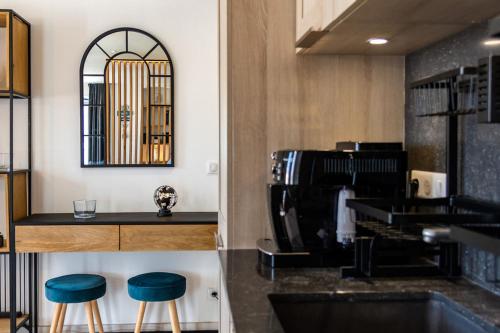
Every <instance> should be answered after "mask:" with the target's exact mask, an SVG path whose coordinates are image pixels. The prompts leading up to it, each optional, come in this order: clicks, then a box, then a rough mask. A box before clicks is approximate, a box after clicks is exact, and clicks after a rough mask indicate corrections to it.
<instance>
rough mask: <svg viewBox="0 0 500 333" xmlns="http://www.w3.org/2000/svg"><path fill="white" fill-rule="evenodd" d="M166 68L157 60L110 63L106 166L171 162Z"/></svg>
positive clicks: (167, 70) (106, 81) (168, 90)
mask: <svg viewBox="0 0 500 333" xmlns="http://www.w3.org/2000/svg"><path fill="white" fill-rule="evenodd" d="M168 66H169V64H168V62H165V61H158V60H153V61H147V62H142V61H136V60H123V59H122V60H119V59H114V60H111V61H110V63H109V65H108V69H107V71H106V72H105V83H106V96H105V97H106V102H105V103H106V104H105V107H106V118H105V121H106V124H105V132H106V136H105V138H106V141H105V143H106V145H105V149H106V150H105V158H106V164H124V165H127V164H144V163H151V164H157V163H160V164H163V163H167V162H168V161H169V160H170V154H171V147H170V137H169V135H170V127H171V125H170V124H171V108H170V103H171V96H170V95H169V94H170V93H171V90H170V88H169V84H171V81H170V78H169V77H168V75H169V67H168ZM148 80H149V81H148Z"/></svg>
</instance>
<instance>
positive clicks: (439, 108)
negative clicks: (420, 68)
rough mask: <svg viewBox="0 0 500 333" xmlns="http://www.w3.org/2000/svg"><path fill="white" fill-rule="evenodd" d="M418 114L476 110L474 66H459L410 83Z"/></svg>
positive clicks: (458, 112)
mask: <svg viewBox="0 0 500 333" xmlns="http://www.w3.org/2000/svg"><path fill="white" fill-rule="evenodd" d="M410 89H411V91H410V99H411V100H412V102H413V103H412V104H413V105H414V106H415V107H416V109H417V117H435V116H457V115H464V114H473V113H476V110H477V105H478V103H477V68H476V67H459V68H456V69H453V70H450V71H447V72H444V73H439V74H437V75H433V76H430V77H427V78H424V79H421V80H418V81H415V82H413V83H412V84H411V85H410Z"/></svg>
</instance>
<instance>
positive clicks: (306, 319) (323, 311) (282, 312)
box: [268, 293, 500, 333]
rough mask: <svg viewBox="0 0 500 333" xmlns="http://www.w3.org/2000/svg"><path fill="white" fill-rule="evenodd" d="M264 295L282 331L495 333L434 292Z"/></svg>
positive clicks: (490, 327) (490, 326)
mask: <svg viewBox="0 0 500 333" xmlns="http://www.w3.org/2000/svg"><path fill="white" fill-rule="evenodd" d="M268 297H269V300H270V301H271V303H272V306H273V308H274V311H275V312H276V315H277V316H278V319H279V321H280V323H281V325H282V327H283V329H284V331H285V332H286V333H295V332H297V333H298V332H300V333H303V332H311V333H312V332H314V333H322V332H329V333H336V332H339V333H358V332H359V333H367V332H369V333H378V332H383V333H400V332H401V333H483V332H484V333H486V332H488V333H500V330H498V329H497V328H496V327H494V326H492V325H489V324H487V323H485V322H483V321H481V320H480V319H479V318H477V317H475V316H474V315H472V314H471V313H469V312H468V311H466V310H465V309H461V308H460V307H459V306H458V305H457V304H456V303H454V302H452V301H450V300H448V299H447V298H446V297H444V296H442V295H440V294H435V293H422V294H411V295H409V294H378V293H377V294H373V293H364V294H270V295H268Z"/></svg>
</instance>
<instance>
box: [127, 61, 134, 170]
mask: <svg viewBox="0 0 500 333" xmlns="http://www.w3.org/2000/svg"><path fill="white" fill-rule="evenodd" d="M133 64H134V63H133V62H129V71H130V74H129V86H130V94H129V95H130V96H129V102H130V103H129V105H130V119H129V122H128V133H129V134H128V137H129V143H128V163H129V164H132V161H133V160H132V146H133V141H132V139H133V135H132V133H133V132H132V128H133V127H132V125H133V122H134V111H133V110H134V108H133V105H134V104H133V102H134V100H133V98H132V97H133V92H135V89H134V86H133V81H132V79H133V74H134V70H133V67H132V65H133Z"/></svg>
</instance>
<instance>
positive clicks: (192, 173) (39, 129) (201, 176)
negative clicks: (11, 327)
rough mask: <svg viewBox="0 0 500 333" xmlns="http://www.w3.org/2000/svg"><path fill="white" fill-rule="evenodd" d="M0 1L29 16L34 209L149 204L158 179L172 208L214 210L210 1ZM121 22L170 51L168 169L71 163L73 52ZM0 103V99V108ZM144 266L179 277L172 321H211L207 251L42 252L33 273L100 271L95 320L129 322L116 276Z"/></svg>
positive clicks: (143, 207)
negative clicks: (105, 285) (90, 202)
mask: <svg viewBox="0 0 500 333" xmlns="http://www.w3.org/2000/svg"><path fill="white" fill-rule="evenodd" d="M0 8H12V9H14V10H16V11H17V12H18V13H19V14H21V15H22V16H23V17H25V18H26V19H27V20H28V21H30V22H31V24H32V68H33V69H32V73H33V77H32V79H33V81H32V89H33V121H34V125H33V149H34V151H33V158H34V159H33V168H34V183H33V199H34V202H33V211H34V213H41V212H70V211H72V200H74V199H79V198H89V199H90V198H91V199H97V200H98V208H97V209H98V212H110V211H113V212H116V211H153V210H155V209H156V208H155V206H154V204H153V201H152V195H153V191H154V189H155V188H156V187H158V186H159V185H162V184H169V185H172V186H173V187H174V188H175V189H176V190H177V192H178V194H179V197H180V199H179V202H178V204H177V206H176V208H175V209H176V210H177V211H217V210H218V189H217V187H218V180H217V177H216V176H213V175H212V176H209V175H207V174H206V161H207V160H218V158H219V152H218V138H219V134H218V131H219V127H218V126H219V124H218V51H217V47H218V44H217V19H218V18H217V0H120V1H116V0H85V1H67V0H15V1H13V0H0ZM121 26H131V27H136V28H140V29H143V30H146V31H148V32H150V33H152V34H153V35H155V36H156V37H157V38H159V39H160V41H162V42H163V44H164V45H165V46H166V48H167V49H168V51H169V53H170V55H171V57H172V59H173V62H174V68H175V75H176V77H175V79H176V81H175V85H176V87H175V101H176V105H175V108H176V109H175V154H176V155H175V163H176V167H175V168H151V169H148V168H120V169H117V168H110V169H81V168H80V157H79V154H80V133H79V78H78V71H79V65H80V60H81V56H82V54H83V52H84V50H85V48H86V47H87V45H88V44H89V43H90V42H91V41H92V40H93V39H94V38H95V37H96V36H97V35H98V34H100V33H102V32H104V31H107V30H109V29H112V28H116V27H121ZM6 107H7V104H5V102H3V101H2V103H1V104H0V110H1V112H2V113H4V112H6V111H7V108H6ZM0 119H1V120H0V121H1V122H2V123H4V119H5V118H0ZM153 270H169V271H173V272H181V273H182V274H185V275H187V276H188V284H189V287H188V293H187V294H186V296H185V297H184V299H182V300H181V301H180V304H179V308H180V316H181V321H188V322H215V321H216V320H217V305H216V303H214V302H213V301H211V300H209V299H208V297H207V288H208V287H215V286H217V258H216V253H215V252H208V253H155V254H152V253H142V254H128V253H120V254H118V253H116V254H56V255H43V256H42V265H41V272H42V274H41V278H42V279H46V278H49V277H52V276H56V275H60V274H64V273H73V272H81V271H85V272H95V273H101V274H103V275H105V276H106V277H108V279H109V282H110V288H109V292H108V294H107V295H106V297H105V298H104V300H103V301H102V303H101V306H102V312H103V321H104V322H105V324H106V323H108V324H109V323H112V324H121V323H132V322H134V321H135V312H136V305H137V304H135V303H134V302H131V301H129V299H128V296H127V293H126V279H127V278H128V277H129V276H130V275H132V274H135V273H141V272H147V271H153ZM42 282H43V281H42ZM41 296H42V297H41V299H42V300H43V299H44V297H43V295H41ZM50 311H51V305H50V304H48V303H47V302H45V300H44V301H43V304H42V307H41V313H40V315H41V316H40V319H41V324H42V325H47V324H49V321H50V315H51V314H50ZM79 311H80V312H79V313H78V315H77V314H76V313H72V312H69V314H68V319H69V320H68V323H69V324H78V323H84V321H85V317H84V315H83V313H82V312H81V309H80V310H79ZM165 311H166V309H163V312H160V311H159V310H158V309H154V310H153V311H152V312H149V314H148V316H147V317H146V322H148V321H149V322H155V321H158V320H161V321H162V322H164V321H167V315H166V312H165Z"/></svg>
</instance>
